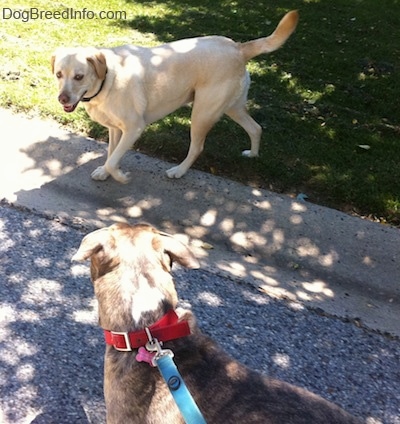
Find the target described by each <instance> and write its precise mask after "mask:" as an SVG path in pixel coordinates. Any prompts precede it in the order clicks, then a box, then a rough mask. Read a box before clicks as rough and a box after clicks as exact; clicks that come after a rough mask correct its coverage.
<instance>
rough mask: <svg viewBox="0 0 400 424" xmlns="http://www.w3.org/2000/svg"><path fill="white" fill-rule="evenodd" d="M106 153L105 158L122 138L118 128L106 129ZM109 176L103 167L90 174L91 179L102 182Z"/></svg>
mask: <svg viewBox="0 0 400 424" xmlns="http://www.w3.org/2000/svg"><path fill="white" fill-rule="evenodd" d="M108 134H109V136H108V139H109V140H108V153H107V158H109V157H110V156H111V155H112V153H113V152H114V150H115V148H116V147H117V145H118V143H119V141H120V140H121V137H122V131H121V130H120V129H119V128H109V129H108ZM109 176H110V173H109V172H108V171H107V170H106V167H105V166H104V165H102V166H99V167H98V168H96V169H95V170H94V171H93V172H92V178H93V179H94V180H100V181H104V180H106V179H107V178H108V177H109Z"/></svg>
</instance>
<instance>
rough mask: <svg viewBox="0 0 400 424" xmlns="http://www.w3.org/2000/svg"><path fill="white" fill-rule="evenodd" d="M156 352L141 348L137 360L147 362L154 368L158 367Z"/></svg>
mask: <svg viewBox="0 0 400 424" xmlns="http://www.w3.org/2000/svg"><path fill="white" fill-rule="evenodd" d="M156 354H157V353H156V352H149V351H148V350H146V349H145V348H144V347H139V350H138V353H137V355H136V360H137V361H138V362H147V363H148V364H149V365H151V366H152V367H156V366H157V364H156V363H155V359H154V357H155V356H156Z"/></svg>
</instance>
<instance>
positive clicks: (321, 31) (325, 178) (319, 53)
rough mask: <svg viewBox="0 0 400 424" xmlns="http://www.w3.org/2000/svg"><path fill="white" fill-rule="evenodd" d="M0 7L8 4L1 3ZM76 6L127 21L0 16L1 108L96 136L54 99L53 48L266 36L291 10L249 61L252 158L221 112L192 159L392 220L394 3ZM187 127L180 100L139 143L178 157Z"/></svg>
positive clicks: (397, 140) (399, 169)
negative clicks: (258, 137)
mask: <svg viewBox="0 0 400 424" xmlns="http://www.w3.org/2000/svg"><path fill="white" fill-rule="evenodd" d="M3 3H4V1H3ZM14 4H15V3H14ZM78 4H80V5H82V3H80V2H79V3H78V2H77V1H71V2H69V4H68V6H66V4H65V3H62V2H54V3H51V6H49V3H48V2H44V1H41V0H37V1H36V0H35V1H34V2H33V1H30V0H27V1H24V2H22V3H21V5H20V6H19V8H29V7H36V8H38V9H42V10H63V9H65V8H66V7H72V8H74V9H75V10H81V9H82V6H78ZM2 7H3V8H4V7H9V8H11V9H17V7H16V6H13V5H12V3H11V2H9V1H7V0H6V2H5V4H4V5H3V4H2ZM85 7H86V8H87V10H90V11H96V12H99V11H101V10H104V11H124V12H126V18H127V19H125V20H118V19H115V20H112V19H107V20H99V19H97V20H96V19H94V20H88V19H86V20H83V19H80V20H79V19H75V20H63V19H60V20H49V21H44V20H35V21H30V22H21V20H16V19H8V20H2V22H1V27H0V54H1V57H2V62H1V64H0V104H1V105H2V106H6V107H13V108H15V109H16V110H18V111H24V112H29V113H33V114H40V115H42V116H50V117H52V118H54V119H56V120H57V121H59V122H61V123H63V124H66V125H68V126H70V127H71V128H73V129H74V130H77V131H81V132H84V133H86V134H90V135H91V136H95V137H97V138H105V137H106V133H105V132H104V130H103V129H102V128H100V127H99V126H98V125H96V124H94V123H93V122H91V121H90V119H89V118H88V117H87V116H86V114H85V112H84V110H83V108H80V109H79V110H78V111H77V112H75V113H73V114H70V115H68V114H65V113H64V112H63V111H62V109H61V107H60V106H59V105H58V103H57V100H56V95H57V93H56V92H57V90H56V87H55V83H54V81H53V78H52V76H51V75H50V69H49V57H50V55H51V53H52V51H53V50H54V49H55V48H56V47H57V46H60V45H104V46H113V45H118V44H123V43H127V42H129V43H134V44H141V45H147V46H150V45H155V44H158V43H162V42H167V41H171V40H175V39H179V38H184V37H191V36H197V35H209V34H221V35H226V36H228V37H231V38H233V39H235V40H237V41H246V40H249V39H252V38H257V37H260V36H264V35H267V34H269V33H270V32H272V30H273V29H274V27H275V25H276V24H277V23H278V21H279V19H280V18H281V17H282V16H283V14H284V13H285V12H286V11H288V10H290V9H294V8H296V9H298V10H299V12H300V23H299V26H298V29H297V31H296V33H295V34H294V35H293V36H292V37H291V39H290V40H289V42H288V43H287V44H286V45H285V46H284V47H283V48H282V49H281V50H278V51H277V52H275V53H273V54H271V55H269V56H263V57H259V58H257V59H256V60H253V61H252V62H251V63H250V64H249V70H250V72H251V75H252V80H253V84H252V87H251V90H250V94H249V99H250V100H249V109H250V111H251V114H252V116H253V117H254V118H255V119H256V120H257V121H258V122H259V123H260V124H261V125H262V126H263V127H264V133H263V139H262V145H261V154H260V157H259V158H258V159H255V160H249V159H246V158H242V157H241V156H240V152H241V151H242V150H243V149H246V148H248V145H249V142H248V139H247V135H246V134H245V133H244V131H243V130H242V129H241V128H240V127H238V126H237V125H236V124H234V123H232V122H231V121H229V120H228V119H227V118H226V119H222V120H221V121H220V122H219V123H218V124H217V125H216V126H215V128H214V129H213V130H212V131H211V132H210V134H209V137H208V141H207V143H206V148H205V151H204V153H203V155H202V156H201V158H200V159H199V160H198V161H197V162H196V164H195V167H197V168H199V169H202V170H204V171H207V172H211V173H214V174H217V175H222V176H227V177H229V178H231V179H235V180H238V181H241V182H244V183H246V184H249V185H252V186H256V187H263V188H267V189H272V190H274V191H277V192H283V193H288V194H291V195H297V194H298V193H305V194H307V195H308V197H309V201H312V202H315V203H319V204H323V205H327V206H331V207H335V208H337V209H342V210H344V211H346V212H349V213H356V214H358V215H362V216H367V217H369V218H372V219H376V220H379V221H380V222H387V223H390V224H392V225H399V224H400V166H399V165H400V146H399V144H400V123H399V120H400V102H399V98H400V76H399V70H400V44H399V39H400V2H399V1H398V0H381V1H379V2H377V1H376V0H336V1H335V2H328V1H326V0H302V1H301V0H279V1H278V0H270V1H268V2H266V1H262V0H246V1H244V0H231V1H222V2H215V1H211V0H202V1H200V0H192V1H180V0H166V1H163V2H161V1H144V0H142V1H135V2H133V1H132V2H131V1H127V2H125V1H121V0H109V1H107V2H105V1H103V0H97V1H92V0H88V1H87V2H85ZM0 18H1V17H0ZM189 123H190V110H189V109H188V108H183V109H182V110H180V111H178V112H177V113H175V114H173V115H170V116H169V117H167V118H165V119H164V120H162V121H160V122H157V123H155V124H153V125H151V126H150V127H149V128H148V129H147V130H146V132H145V134H144V135H143V136H142V138H141V140H140V141H139V143H138V144H137V148H138V149H140V150H141V151H143V152H146V153H148V154H150V155H154V156H158V157H161V158H165V159H168V160H171V161H180V160H182V159H183V158H184V157H185V155H186V152H187V148H188V143H189ZM360 145H361V146H365V145H366V146H368V147H369V149H368V150H366V149H364V148H362V147H359V146H360Z"/></svg>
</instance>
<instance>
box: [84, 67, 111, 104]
mask: <svg viewBox="0 0 400 424" xmlns="http://www.w3.org/2000/svg"><path fill="white" fill-rule="evenodd" d="M106 78H107V71H106V75H105V77H104V79H103V81H102V82H101V85H100V88H99V89H98V90H97V93H96V94H93V96H90V97H82V99H81V102H90V100H92V99H94V98H95V97H96V96H97V95H98V94H99V93H100V91H101V90H102V89H103V86H104V83H105V82H106Z"/></svg>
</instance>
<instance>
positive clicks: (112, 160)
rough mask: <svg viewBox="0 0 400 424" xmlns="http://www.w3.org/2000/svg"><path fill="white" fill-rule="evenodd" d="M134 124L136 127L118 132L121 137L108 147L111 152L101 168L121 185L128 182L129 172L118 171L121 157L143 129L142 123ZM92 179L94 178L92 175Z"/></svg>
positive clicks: (143, 124) (143, 123)
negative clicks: (117, 141)
mask: <svg viewBox="0 0 400 424" xmlns="http://www.w3.org/2000/svg"><path fill="white" fill-rule="evenodd" d="M136 124H137V125H135V126H134V127H130V128H128V129H126V130H123V131H120V134H122V135H121V138H120V140H119V143H116V145H115V144H112V145H111V146H110V150H112V152H111V154H110V155H109V156H108V157H107V160H106V163H105V164H104V166H103V168H104V170H105V172H106V173H107V175H111V176H112V177H113V178H114V179H115V180H116V181H118V182H120V183H123V184H126V183H127V182H128V181H129V172H127V173H125V172H122V171H121V170H120V169H119V162H120V160H121V159H122V156H124V154H125V153H126V152H127V151H128V150H129V149H131V148H132V147H133V145H134V144H135V142H136V140H137V139H138V138H139V137H140V135H141V134H142V132H143V130H144V128H145V122H144V121H140V122H136ZM110 150H109V152H110ZM98 169H99V168H98ZM96 171H97V170H96ZM96 171H95V172H96ZM92 178H94V177H93V174H92ZM106 178H107V177H106ZM94 179H96V178H94Z"/></svg>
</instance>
